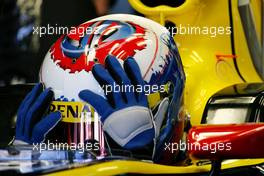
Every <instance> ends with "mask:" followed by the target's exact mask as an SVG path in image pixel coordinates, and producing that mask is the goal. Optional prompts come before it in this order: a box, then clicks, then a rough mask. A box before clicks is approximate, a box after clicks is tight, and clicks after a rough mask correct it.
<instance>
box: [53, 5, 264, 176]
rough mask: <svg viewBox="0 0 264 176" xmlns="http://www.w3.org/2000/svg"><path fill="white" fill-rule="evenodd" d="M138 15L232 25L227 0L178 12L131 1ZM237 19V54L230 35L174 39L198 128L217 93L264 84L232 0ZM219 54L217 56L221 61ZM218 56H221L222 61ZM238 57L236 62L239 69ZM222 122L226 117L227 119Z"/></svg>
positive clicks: (148, 170)
mask: <svg viewBox="0 0 264 176" xmlns="http://www.w3.org/2000/svg"><path fill="white" fill-rule="evenodd" d="M129 2H130V4H131V5H132V6H133V8H134V9H136V10H137V11H138V12H140V13H142V14H144V15H145V16H146V17H147V18H149V19H152V20H154V21H157V22H159V23H160V24H162V25H165V22H166V21H170V22H173V23H174V24H175V25H176V26H179V25H180V24H181V25H182V26H196V27H201V28H202V27H204V26H208V27H210V26H211V27H224V28H226V27H229V26H230V16H229V15H230V14H229V13H230V9H229V4H228V2H229V1H228V0H215V1H212V0H186V2H185V3H184V4H183V5H181V6H179V7H176V8H173V7H169V6H164V5H163V6H157V7H151V8H150V7H147V6H145V5H144V4H142V3H141V1H140V0H129ZM231 4H232V16H233V24H232V25H233V37H234V38H233V39H234V51H235V55H236V56H233V57H230V55H232V54H233V53H232V46H231V34H226V35H216V36H215V37H212V35H211V34H208V35H191V34H187V35H175V36H174V38H175V41H176V43H177V45H178V48H179V52H180V55H181V59H182V62H183V66H184V71H185V74H186V86H185V92H184V97H185V101H184V102H185V108H186V110H187V111H188V113H189V114H190V116H191V124H192V125H198V124H200V122H201V117H202V114H203V111H204V108H205V105H206V103H207V101H208V99H209V98H210V97H211V96H212V95H213V94H214V93H216V92H217V91H219V90H221V89H223V88H225V87H227V86H230V85H233V84H237V83H243V82H262V80H261V78H260V76H259V75H258V73H257V71H256V69H255V67H254V64H253V62H252V58H251V55H250V53H249V49H248V46H247V42H246V37H245V35H244V31H243V27H242V24H241V19H240V16H239V11H238V8H237V7H238V0H231ZM251 7H252V8H253V9H254V14H253V15H254V20H255V21H254V22H255V25H256V29H257V33H258V37H259V38H258V40H259V42H260V41H261V25H262V24H261V16H260V15H261V13H260V11H261V9H260V0H254V1H251ZM217 56H218V57H217ZM219 56H220V57H219ZM234 59H236V62H237V67H238V70H239V73H240V75H239V73H238V71H237V70H236V68H235V64H234ZM223 118H224V117H223ZM263 162H264V160H263V159H251V160H248V159H245V160H227V161H225V162H223V165H222V169H228V168H233V167H239V166H247V165H255V164H259V163H263ZM210 167H211V165H210V164H207V165H201V166H197V165H196V164H193V165H190V166H165V165H158V164H153V163H147V162H139V161H109V162H103V163H101V164H94V165H91V166H85V167H81V168H75V169H70V170H65V171H61V172H55V173H53V174H50V175H63V176H65V175H79V176H80V175H99V176H100V175H102V176H105V175H118V174H124V173H141V174H166V173H170V174H172V173H173V174H177V173H197V172H208V171H209V170H210Z"/></svg>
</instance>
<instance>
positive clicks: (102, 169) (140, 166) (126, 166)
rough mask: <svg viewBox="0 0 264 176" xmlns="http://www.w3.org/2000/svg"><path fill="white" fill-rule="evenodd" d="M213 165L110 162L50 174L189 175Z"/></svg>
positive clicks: (229, 165)
mask: <svg viewBox="0 0 264 176" xmlns="http://www.w3.org/2000/svg"><path fill="white" fill-rule="evenodd" d="M260 162H263V160H259V159H256V160H240V161H239V162H237V160H227V161H225V162H223V164H222V169H229V168H233V167H242V166H250V165H255V164H258V163H260ZM210 169H211V165H210V164H207V165H201V166H197V165H196V164H193V165H190V166H166V165H159V164H153V163H147V162H139V161H108V162H103V163H101V164H94V165H91V166H86V167H80V168H75V169H71V170H65V171H61V172H55V173H52V174H49V175H50V176H52V175H54V176H55V175H56V176H60V175H61V176H67V175H69V176H70V175H77V176H82V175H87V176H95V175H96V176H107V175H120V174H126V173H132V174H156V175H159V174H184V173H186V174H188V173H190V174H191V173H201V172H209V171H210Z"/></svg>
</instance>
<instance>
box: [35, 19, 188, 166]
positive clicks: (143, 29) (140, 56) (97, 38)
mask: <svg viewBox="0 0 264 176" xmlns="http://www.w3.org/2000/svg"><path fill="white" fill-rule="evenodd" d="M107 55H112V56H115V58H117V60H118V61H119V62H120V63H121V65H122V64H123V62H124V61H125V60H126V59H127V58H128V57H133V58H134V59H135V61H136V62H137V64H138V65H139V68H140V71H141V75H142V77H143V79H144V81H145V83H146V85H164V87H165V91H163V92H161V91H160V90H157V91H152V90H150V91H149V93H148V103H149V107H150V108H151V110H152V112H153V113H154V114H155V112H156V111H157V109H158V108H159V104H160V103H161V102H162V100H163V99H165V98H167V99H168V100H169V103H168V107H167V109H166V113H164V117H163V121H162V124H161V130H160V133H159V136H158V137H157V140H156V142H155V144H151V145H150V146H146V149H147V150H148V151H151V152H153V151H154V152H153V153H151V152H150V153H151V154H150V155H151V157H152V159H154V160H155V161H157V162H158V161H161V160H163V159H164V158H166V159H170V158H171V156H172V154H171V153H170V152H168V151H165V150H164V148H165V147H164V146H165V143H170V142H171V143H172V142H178V141H177V140H179V139H180V138H181V135H182V131H183V127H182V124H183V118H182V116H183V113H182V112H183V108H182V105H183V102H182V101H183V98H182V93H183V89H184V83H185V75H184V72H183V68H182V63H181V59H180V56H179V52H178V49H177V46H176V45H175V43H174V40H173V38H172V37H171V36H170V33H169V31H168V30H167V29H166V28H165V27H163V26H161V25H160V24H158V23H156V22H154V21H152V20H149V19H146V18H143V17H139V16H135V15H127V14H116V15H107V16H102V17H99V18H96V19H93V20H90V21H88V22H85V23H83V24H81V25H79V26H78V27H75V28H71V30H69V31H68V33H67V34H65V35H62V36H61V37H60V38H59V39H58V40H57V41H56V42H55V43H54V44H53V45H52V46H51V48H50V50H49V51H48V52H47V54H46V56H45V59H44V61H43V63H42V66H41V69H40V81H41V82H43V84H44V86H45V87H46V88H48V87H51V88H52V89H53V91H54V96H55V100H54V101H53V102H52V104H51V106H50V109H49V111H51V112H52V111H56V110H59V111H61V113H62V121H61V122H60V124H59V126H58V127H56V128H55V131H56V132H54V133H51V135H50V137H51V138H52V137H54V136H55V138H56V140H63V141H66V142H68V143H72V142H73V143H82V142H84V141H87V140H88V141H95V142H97V143H98V144H99V148H100V153H99V155H107V151H108V150H109V148H111V139H109V136H107V135H106V134H105V133H104V131H103V129H102V124H101V122H100V117H99V115H98V113H97V112H96V109H94V108H93V107H91V106H90V105H89V104H87V103H85V102H83V101H82V100H81V99H80V98H79V97H78V94H79V92H80V91H82V90H84V89H89V90H91V91H93V92H94V93H96V94H98V95H101V96H103V97H104V91H103V90H101V88H100V85H99V84H98V82H97V81H96V79H95V78H94V76H93V74H92V72H91V69H92V67H93V65H95V64H96V63H100V64H102V65H104V62H105V59H106V57H107ZM53 139H54V138H53ZM112 146H115V145H114V144H113V145H112ZM150 147H151V148H150ZM153 148H155V149H153ZM166 152H167V154H166ZM166 155H167V156H166Z"/></svg>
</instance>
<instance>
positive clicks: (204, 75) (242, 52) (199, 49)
mask: <svg viewBox="0 0 264 176" xmlns="http://www.w3.org/2000/svg"><path fill="white" fill-rule="evenodd" d="M129 2H130V3H131V5H132V6H133V7H134V8H135V9H136V10H137V11H139V12H140V13H142V14H144V15H145V16H146V17H147V18H150V19H152V20H154V21H157V22H159V23H160V24H162V25H165V23H166V21H170V22H173V23H174V24H175V25H176V27H179V26H184V27H189V29H190V28H191V27H199V28H200V29H202V28H203V27H209V28H210V27H217V29H218V28H219V27H223V28H225V29H226V28H228V27H230V19H229V4H228V0H225V1H223V0H216V1H212V0H186V2H185V3H184V4H183V5H181V6H179V7H169V6H164V5H162V6H157V7H147V6H145V5H144V4H142V3H141V1H140V0H130V1H129ZM231 3H232V16H233V35H234V46H235V54H236V58H232V57H229V56H230V55H232V46H231V34H229V33H228V32H227V31H225V34H223V35H220V34H218V35H216V36H214V35H212V33H211V34H207V35H205V34H200V35H199V34H197V33H196V34H194V32H193V33H192V34H190V33H189V34H184V35H183V34H176V35H175V36H174V39H175V41H176V43H177V45H178V48H179V52H180V55H181V59H182V62H183V66H184V71H185V74H186V85H185V92H184V93H185V94H184V97H185V101H184V102H185V108H186V110H187V111H188V113H189V114H190V116H191V124H192V125H198V124H200V122H201V117H202V114H203V111H204V107H205V105H206V103H207V101H208V99H209V98H210V97H211V96H212V95H213V94H214V93H216V92H217V91H219V90H221V89H223V88H225V87H227V86H230V85H233V84H237V83H243V82H262V80H261V78H260V76H259V75H258V73H257V72H256V70H255V67H254V65H253V62H252V59H251V56H250V53H249V50H248V46H247V42H246V38H245V35H244V31H243V27H242V24H241V20H240V16H239V12H238V0H231ZM251 6H252V8H253V9H254V10H255V11H254V12H255V14H254V17H255V19H254V20H255V24H256V28H257V32H258V37H259V40H260V39H261V17H260V15H261V10H260V7H261V6H260V0H256V1H252V2H251ZM169 30H171V29H169ZM190 31H191V30H190ZM193 31H194V30H193ZM218 55H220V56H221V58H219V57H217V56H218ZM225 56H226V57H225ZM234 57H235V56H234ZM234 59H236V62H237V65H238V69H239V72H240V74H241V76H242V78H241V77H240V75H239V73H238V71H237V70H236V68H235V65H234V61H233V60H234ZM223 118H224V117H223Z"/></svg>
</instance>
